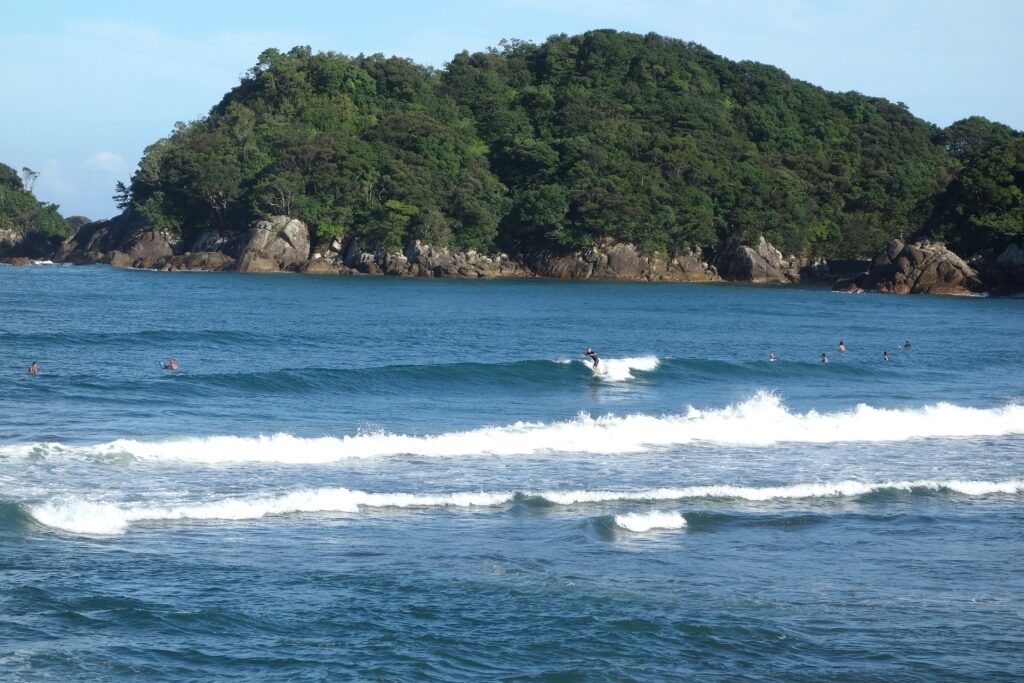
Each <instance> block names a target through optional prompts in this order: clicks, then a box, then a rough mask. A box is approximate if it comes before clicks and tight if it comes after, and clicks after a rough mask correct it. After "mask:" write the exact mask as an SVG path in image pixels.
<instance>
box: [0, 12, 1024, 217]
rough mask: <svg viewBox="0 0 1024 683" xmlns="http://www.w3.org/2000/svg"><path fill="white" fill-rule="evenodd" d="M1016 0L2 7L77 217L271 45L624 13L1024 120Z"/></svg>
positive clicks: (21, 78) (19, 131) (66, 203)
mask: <svg viewBox="0 0 1024 683" xmlns="http://www.w3.org/2000/svg"><path fill="white" fill-rule="evenodd" d="M1022 27H1024V3H1019V2H1016V1H1013V0H988V1H986V0H975V1H974V2H967V1H966V0H964V1H962V2H953V1H952V0H775V1H770V0H763V1H757V0H676V1H674V2H673V1H672V0H622V1H614V0H504V1H502V2H488V1H486V0H476V1H472V0H435V1H434V2H428V1H423V2H413V1H403V0H377V1H376V2H373V3H368V2H344V1H336V2H330V1H328V0H291V1H290V2H287V3H286V2H281V1H280V0H275V1H274V2H268V1H264V0H247V2H244V3H242V2H229V1H226V0H204V1H202V2H199V1H196V0H176V1H175V2H173V3H171V2H167V3H159V4H158V3H147V2H139V1H138V0H134V1H132V2H127V1H118V0H107V1H105V0H89V1H87V2H81V1H72V0H38V1H37V2H35V3H30V2H13V1H8V2H5V3H4V7H3V10H2V12H0V74H2V78H3V86H4V87H3V91H4V94H5V97H4V105H3V106H2V107H0V162H3V163H6V164H8V165H9V166H13V167H15V168H17V169H21V168H22V167H23V166H28V167H30V168H32V169H33V170H35V171H39V172H40V176H39V179H38V181H37V183H36V187H35V190H36V195H37V196H38V197H39V198H40V199H42V200H45V201H50V202H55V203H57V204H59V205H60V206H61V212H62V213H63V214H64V215H73V214H83V215H86V216H89V217H90V218H101V217H108V216H111V215H113V214H114V213H116V210H115V208H114V205H113V201H112V200H111V199H110V196H111V194H113V186H114V183H115V182H116V181H117V180H125V181H127V180H128V179H129V178H130V176H131V174H132V171H133V170H134V168H135V165H136V163H137V162H138V160H139V158H140V156H141V155H142V152H143V150H144V149H145V147H146V145H148V144H150V143H152V142H154V141H155V140H157V139H159V138H161V137H163V136H165V135H167V134H168V133H169V132H170V131H171V129H172V127H173V125H174V123H175V122H176V121H190V120H194V119H196V118H200V117H202V116H203V115H205V114H206V112H207V111H208V110H209V109H210V107H211V106H213V105H214V104H215V103H216V102H217V101H218V100H219V99H220V98H221V96H222V95H223V94H224V93H225V92H226V91H227V90H229V89H230V88H231V87H233V86H234V85H235V84H236V83H237V82H238V79H239V76H240V75H241V74H242V73H244V72H245V71H246V70H247V69H248V68H250V67H251V66H252V65H253V64H254V63H255V62H256V57H257V55H259V53H260V52H262V51H263V50H264V49H266V48H267V47H277V48H280V49H282V50H287V49H289V48H291V47H293V46H295V45H309V46H311V47H312V48H313V49H314V50H323V51H326V50H332V51H335V52H341V53H345V54H358V53H360V52H364V53H375V52H382V53H384V54H388V55H390V54H397V55H399V56H403V57H409V58H411V59H413V60H415V61H417V62H419V63H421V64H430V65H433V66H437V67H441V66H443V65H444V63H445V62H446V61H447V60H448V59H450V58H451V56H452V55H454V54H455V53H456V52H459V51H461V50H463V49H468V50H470V51H475V50H481V49H484V48H486V47H488V46H492V45H496V44H497V43H498V41H500V40H501V39H502V38H519V39H523V40H530V41H533V42H541V41H543V40H544V39H545V38H546V37H547V36H549V35H552V34H555V33H568V34H575V33H580V32H583V31H586V30H589V29H595V28H614V29H618V30H623V31H635V32H639V33H646V32H648V31H655V32H657V33H661V34H663V35H667V36H671V37H674V38H680V39H683V40H692V41H694V42H697V43H700V44H702V45H704V46H706V47H707V48H709V49H711V50H712V51H714V52H716V53H718V54H720V55H723V56H725V57H728V58H730V59H733V60H740V59H751V60H755V61H759V62H764V63H767V64H773V65H775V66H779V67H781V68H782V69H784V70H785V71H787V72H788V73H789V74H790V75H791V76H793V77H795V78H800V79H802V80H805V81H809V82H811V83H814V84H817V85H820V86H823V87H825V88H828V89H829V90H839V91H845V90H857V91H860V92H862V93H865V94H868V95H874V96H879V97H885V98H888V99H890V100H893V101H902V102H905V103H906V104H907V105H908V106H909V107H910V110H911V111H912V112H913V113H914V114H916V115H917V116H920V117H921V118H924V119H925V120H927V121H931V122H932V123H935V124H938V125H940V126H946V125H949V124H950V123H952V122H953V121H956V120H959V119H962V118H964V117H967V116H970V115H975V114H977V115H981V116H985V117H987V118H989V119H992V120H996V121H1001V122H1003V123H1006V124H1008V125H1010V126H1013V127H1014V128H1016V129H1018V130H1021V129H1024V87H1022V85H1021V74H1022V73H1024V40H1022V39H1021V35H1022V34H1021V32H1022V30H1024V29H1022Z"/></svg>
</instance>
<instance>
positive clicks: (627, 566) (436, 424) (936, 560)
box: [0, 266, 1024, 681]
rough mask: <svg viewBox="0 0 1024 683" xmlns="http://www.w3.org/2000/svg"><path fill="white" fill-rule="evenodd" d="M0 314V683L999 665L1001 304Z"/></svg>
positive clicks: (58, 270)
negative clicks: (172, 366)
mask: <svg viewBox="0 0 1024 683" xmlns="http://www.w3.org/2000/svg"><path fill="white" fill-rule="evenodd" d="M0 312H2V316H0V387H2V390H0V644H2V647H0V678H5V679H12V680H35V679H40V678H51V679H55V680H121V679H146V680H148V679H164V680H195V679H209V678H236V679H240V680H253V679H267V680H271V679H273V680H280V679H284V678H296V679H316V680H349V679H358V680H365V679H371V680H375V679H383V680H453V681H455V680H458V681H461V680H467V679H469V680H494V679H503V680H507V679H513V680H550V681H574V680H588V681H589V680H616V681H617V680H692V679H698V680H723V681H725V680H728V681H734V680H762V679H772V680H789V681H819V680H823V679H824V680H850V681H894V680H896V681H918V680H920V681H935V680H948V681H965V680H976V681H992V680H997V681H998V680H1007V681H1008V680H1019V679H1021V678H1022V677H1024V664H1022V658H1021V656H1020V653H1021V652H1022V651H1024V533H1022V531H1021V530H1022V529H1024V353H1022V351H1021V348H1020V343H1021V333H1022V331H1024V300H1022V299H998V298H946V297H897V296H885V295H869V294H864V295H845V294H837V293H833V292H831V291H828V290H825V289H813V288H795V287H768V286H765V287H758V286H743V285H723V284H716V285H685V284H666V285H659V284H631V283H601V282H558V281H549V280H536V279H535V280H505V281H473V282H468V281H451V280H437V281H435V280H399V279H390V278H371V277H313V276H294V275H268V276H256V275H239V274H230V273H157V272H142V271H131V270H116V269H111V268H107V267H102V266H89V267H61V266H33V267H22V268H14V267H9V266H0ZM840 340H842V341H844V342H845V343H846V347H847V349H848V350H847V351H846V352H845V353H839V352H838V351H837V344H838V342H839V341H840ZM906 340H910V341H911V347H910V348H906V349H905V348H903V345H904V342H905V341H906ZM587 346H593V347H594V348H595V349H596V350H597V352H598V353H599V354H600V356H601V358H602V364H603V369H602V372H601V373H599V374H596V375H595V374H594V373H593V372H592V371H591V369H590V367H589V363H588V362H586V360H585V359H584V358H583V356H582V353H583V351H584V349H585V348H586V347H587ZM883 351H885V352H888V354H889V356H890V357H891V360H890V361H889V362H884V361H883V360H882V353H883ZM772 352H774V353H776V354H777V355H778V358H779V360H778V361H776V362H770V361H769V360H768V354H769V353H772ZM822 353H826V354H827V355H828V359H829V361H830V362H829V363H827V364H822V363H821V362H820V358H821V354H822ZM171 357H175V358H177V359H178V361H179V363H180V369H179V370H178V371H176V372H170V371H166V370H163V369H161V363H164V362H166V361H167V360H168V359H169V358H171ZM33 360H35V361H38V363H39V366H40V372H39V374H38V375H34V376H31V375H28V374H27V373H26V371H25V369H26V368H27V366H28V364H29V363H30V362H31V361H33Z"/></svg>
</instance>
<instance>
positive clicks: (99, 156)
mask: <svg viewBox="0 0 1024 683" xmlns="http://www.w3.org/2000/svg"><path fill="white" fill-rule="evenodd" d="M85 165H86V166H88V167H89V168H92V169H95V170H97V171H107V172H109V173H118V172H120V171H122V170H124V167H125V163H124V157H122V156H121V155H120V154H118V153H117V152H111V151H109V150H106V149H104V150H100V151H99V152H96V153H94V154H93V155H92V156H90V157H89V158H88V159H86V160H85Z"/></svg>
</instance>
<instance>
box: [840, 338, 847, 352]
mask: <svg viewBox="0 0 1024 683" xmlns="http://www.w3.org/2000/svg"><path fill="white" fill-rule="evenodd" d="M839 353H846V342H843V341H841V342H839Z"/></svg>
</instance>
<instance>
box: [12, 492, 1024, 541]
mask: <svg viewBox="0 0 1024 683" xmlns="http://www.w3.org/2000/svg"><path fill="white" fill-rule="evenodd" d="M877 491H893V492H903V493H911V494H913V493H922V492H937V493H953V494H961V495H966V496H986V495H993V494H1006V495H1016V494H1021V493H1024V481H1022V480H1020V479H1013V480H1007V481H963V480H948V481H932V480H919V481H895V482H880V483H863V482H858V481H841V482H825V483H802V484H790V485H786V486H767V487H751V486H732V485H714V486H689V487H681V488H660V489H648V490H644V491H600V490H595V491H589V490H575V491H529V490H526V491H480V492H462V493H435V494H413V493H386V492H382V493H373V492H367V491H358V490H352V489H347V488H321V489H301V490H298V491H293V492H289V493H284V494H277V495H257V496H248V497H238V498H225V499H219V500H212V501H203V502H192V503H182V504H179V505H169V506H164V505H161V506H151V505H145V504H135V503H114V502H108V501H91V500H88V499H85V498H81V497H77V496H63V497H59V498H55V499H52V500H48V501H45V502H42V503H37V504H33V505H27V506H26V508H25V509H26V511H27V512H28V514H29V515H30V516H31V517H33V518H34V519H35V520H36V521H37V522H39V523H40V524H43V525H45V526H48V527H51V528H54V529H59V530H62V531H67V532H70V533H74V534H88V535H118V534H123V533H125V531H127V529H128V527H129V526H130V525H131V524H133V523H137V522H159V521H186V520H195V521H202V520H221V521H244V520H255V519H261V518H263V517H268V516H277V515H288V514H297V513H359V512H362V511H364V510H367V509H376V508H471V507H497V506H501V505H507V504H509V503H512V502H514V501H516V500H530V499H534V500H543V501H546V502H547V503H549V504H552V505H562V506H569V505H581V504H594V503H614V502H656V501H684V500H696V499H717V500H726V501H728V500H734V501H753V502H763V501H772V500H801V499H813V498H844V497H856V496H863V495H867V494H870V493H874V492H877ZM615 523H616V525H618V526H620V527H622V528H624V529H628V530H631V531H640V532H642V531H647V530H651V529H656V528H659V529H679V528H682V527H683V526H684V525H685V524H686V520H685V519H684V518H683V517H682V516H681V515H680V514H679V513H671V512H669V513H666V512H649V513H632V514H623V515H618V516H616V518H615Z"/></svg>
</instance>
